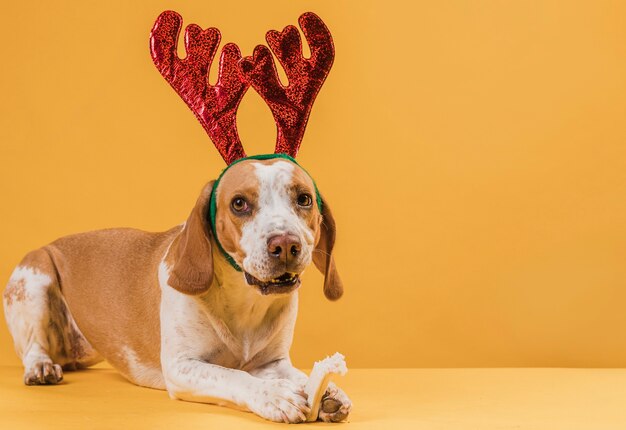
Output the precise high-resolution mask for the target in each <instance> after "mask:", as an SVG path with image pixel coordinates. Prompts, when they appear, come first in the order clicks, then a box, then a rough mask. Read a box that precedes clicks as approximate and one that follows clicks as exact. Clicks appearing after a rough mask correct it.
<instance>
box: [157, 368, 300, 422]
mask: <svg viewBox="0 0 626 430" xmlns="http://www.w3.org/2000/svg"><path fill="white" fill-rule="evenodd" d="M163 361H164V363H163V364H164V366H163V370H164V372H163V373H164V376H165V384H166V386H167V391H168V393H169V394H170V396H171V397H173V398H177V399H181V400H188V401H193V402H202V403H213V404H217V405H222V406H230V407H233V408H236V409H242V410H249V411H251V412H254V413H256V414H257V415H259V416H261V417H263V418H265V419H268V420H271V421H276V422H286V423H299V422H303V421H305V419H306V414H307V413H308V412H309V407H308V405H307V401H306V394H304V391H302V389H301V387H300V386H299V385H297V384H295V383H293V382H292V381H290V380H288V379H262V378H258V377H255V376H252V375H251V374H249V373H247V372H244V371H242V370H236V369H228V368H225V367H221V366H217V365H213V364H210V363H206V362H203V361H200V360H193V359H181V360H178V361H175V362H172V363H167V361H166V360H163Z"/></svg>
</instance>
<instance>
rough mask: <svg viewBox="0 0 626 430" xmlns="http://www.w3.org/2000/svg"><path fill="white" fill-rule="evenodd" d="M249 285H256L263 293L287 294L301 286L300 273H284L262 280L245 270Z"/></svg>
mask: <svg viewBox="0 0 626 430" xmlns="http://www.w3.org/2000/svg"><path fill="white" fill-rule="evenodd" d="M244 274H245V276H246V282H247V283H248V285H255V286H256V287H258V288H259V291H260V292H261V294H263V295H267V294H285V293H289V292H291V291H293V290H295V289H296V288H298V287H299V286H300V275H298V274H297V273H289V272H286V273H283V274H282V275H280V276H279V277H278V278H274V279H270V280H269V281H261V280H260V279H257V278H255V277H254V276H252V275H251V274H249V273H248V272H244Z"/></svg>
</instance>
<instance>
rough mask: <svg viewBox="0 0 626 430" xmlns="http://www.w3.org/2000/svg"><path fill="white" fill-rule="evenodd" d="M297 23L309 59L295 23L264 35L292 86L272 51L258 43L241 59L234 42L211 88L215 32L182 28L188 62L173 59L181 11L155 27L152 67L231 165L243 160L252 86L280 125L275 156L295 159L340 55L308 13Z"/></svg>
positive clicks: (164, 15)
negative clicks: (244, 108)
mask: <svg viewBox="0 0 626 430" xmlns="http://www.w3.org/2000/svg"><path fill="white" fill-rule="evenodd" d="M298 22H299V24H300V28H302V31H303V32H304V35H305V37H306V40H307V42H308V44H309V48H310V51H311V56H310V58H304V56H303V55H302V42H301V40H300V34H299V33H298V29H297V28H296V27H294V26H293V25H290V26H287V27H285V28H284V29H283V31H281V32H278V31H276V30H270V31H268V32H267V34H266V36H265V38H266V40H267V43H268V45H269V46H270V48H271V50H272V52H273V53H274V54H275V55H276V57H277V58H278V61H279V62H280V64H281V65H282V67H283V68H284V70H285V73H286V74H287V78H288V80H289V84H288V85H287V86H283V85H282V84H281V82H280V80H279V79H278V74H277V72H276V65H275V64H274V60H273V58H272V54H271V52H270V49H268V48H267V47H266V46H264V45H259V46H257V47H256V48H255V49H254V54H253V55H252V56H251V57H245V58H242V57H241V53H240V51H239V48H238V47H237V45H235V44H234V43H228V44H226V45H225V46H224V48H223V49H222V54H221V57H220V66H219V76H218V80H217V83H216V84H215V85H210V84H209V81H208V73H209V69H210V67H211V63H212V61H213V58H214V56H215V53H216V52H217V47H218V45H219V42H220V32H219V31H218V30H217V29H216V28H208V29H206V30H202V28H200V27H199V26H197V25H195V24H191V25H189V26H188V27H187V29H186V30H185V49H186V51H187V57H186V58H184V59H180V58H178V55H177V54H176V47H177V45H178V36H179V34H180V30H181V27H182V18H181V16H180V15H179V14H178V13H176V12H173V11H165V12H163V13H162V14H161V15H159V17H158V18H157V20H156V22H155V24H154V27H153V28H152V33H151V35H150V50H151V53H152V59H153V61H154V64H155V65H156V67H157V69H159V72H161V75H163V77H164V78H165V80H166V81H167V82H169V83H170V85H171V86H172V88H174V90H176V92H177V93H178V95H179V96H180V97H181V98H182V99H183V100H184V101H185V103H187V106H189V108H190V109H191V111H192V112H193V113H194V114H195V115H196V117H197V118H198V120H199V121H200V123H201V124H202V126H203V127H204V129H205V130H206V132H207V134H208V135H209V137H210V138H211V140H212V141H213V144H214V145H215V146H216V148H217V150H218V151H219V153H220V155H221V156H222V158H223V159H224V161H225V162H226V164H228V165H231V164H232V163H233V162H234V161H236V160H238V159H241V158H244V157H246V153H245V151H244V149H243V146H242V144H241V140H240V139H239V135H238V133H237V126H236V115H237V108H238V106H239V103H240V102H241V99H242V98H243V96H244V94H245V93H246V91H247V90H248V87H249V86H250V85H252V87H253V88H254V89H255V90H256V91H257V92H258V93H259V94H260V95H261V97H262V98H263V99H264V100H265V102H266V103H267V104H268V106H269V107H270V110H271V111H272V115H273V116H274V120H275V121H276V127H277V138H276V148H275V151H274V153H275V154H281V153H284V154H287V155H289V156H290V157H295V156H296V155H297V153H298V149H299V147H300V142H301V141H302V136H303V135H304V130H305V128H306V123H307V120H308V118H309V114H310V113H311V108H312V107H313V102H314V101H315V97H316V96H317V93H318V92H319V90H320V88H321V87H322V85H323V83H324V80H325V79H326V76H327V75H328V72H329V71H330V68H331V67H332V64H333V59H334V56H335V52H334V47H333V41H332V38H331V35H330V32H329V31H328V29H327V28H326V26H325V25H324V23H323V22H322V20H321V19H320V18H319V17H318V16H317V15H315V14H314V13H311V12H307V13H304V14H303V15H301V16H300V18H299V20H298Z"/></svg>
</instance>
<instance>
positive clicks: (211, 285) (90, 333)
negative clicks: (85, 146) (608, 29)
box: [3, 157, 351, 423]
mask: <svg viewBox="0 0 626 430" xmlns="http://www.w3.org/2000/svg"><path fill="white" fill-rule="evenodd" d="M214 184H215V181H212V182H209V183H208V184H207V185H206V186H205V187H204V188H203V189H202V192H201V193H200V196H199V198H198V199H197V202H196V204H195V206H194V208H193V210H192V211H191V214H190V215H189V217H188V219H187V220H186V222H185V223H184V224H182V225H179V226H176V227H174V228H172V229H170V230H168V231H166V232H162V233H148V232H143V231H140V230H134V229H108V230H100V231H93V232H87V233H82V234H77V235H72V236H67V237H63V238H61V239H58V240H56V241H54V242H52V243H51V244H49V245H46V246H44V247H42V248H40V249H37V250H35V251H32V252H30V253H28V254H27V255H26V256H25V257H24V259H23V260H22V261H21V263H20V264H19V265H18V266H17V268H16V269H15V270H14V272H13V274H12V275H11V278H10V280H9V283H8V285H7V287H6V289H5V291H4V294H3V303H4V310H5V315H6V320H7V323H8V326H9V329H10V332H11V334H12V336H13V339H14V344H15V350H16V352H17V354H18V355H19V357H20V358H21V360H22V363H23V365H24V369H25V371H24V382H25V383H26V384H27V385H41V384H58V383H59V382H61V381H62V380H63V371H65V370H73V369H81V368H86V367H89V366H91V365H93V364H95V363H98V362H100V361H102V360H103V359H106V360H107V361H108V362H109V363H110V364H111V365H112V366H113V367H114V368H116V369H117V370H118V371H119V372H120V373H121V374H122V375H124V376H125V377H126V378H127V379H128V380H130V381H131V382H133V383H135V384H137V385H141V386H145V387H150V388H156V389H162V390H167V392H168V393H169V395H170V397H172V398H176V399H181V400H188V401H193V402H204V403H212V404H218V405H225V406H230V407H233V408H238V409H242V410H247V411H252V412H254V413H256V414H257V415H259V416H261V417H263V418H266V419H268V420H271V421H277V422H288V423H298V422H302V421H304V420H305V415H306V414H307V413H308V411H309V405H308V403H307V399H306V395H305V394H304V392H303V386H304V384H305V383H306V381H307V375H306V374H305V373H303V372H301V371H300V370H298V369H296V368H295V367H293V365H292V364H291V361H290V358H289V349H290V346H291V343H292V338H293V332H294V325H295V321H296V313H297V308H298V293H297V289H298V287H299V286H300V274H301V273H302V272H303V271H304V269H305V268H306V267H307V266H308V265H309V264H310V263H311V262H312V261H313V262H314V264H315V266H317V267H318V268H319V269H320V270H321V271H322V273H324V275H325V281H324V293H325V295H326V297H327V298H329V299H331V300H336V299H338V298H339V297H340V296H341V295H342V293H343V287H342V283H341V281H340V278H339V276H338V273H337V270H336V267H335V263H334V259H333V255H332V250H333V245H334V241H335V232H336V228H335V221H334V219H333V216H332V213H331V211H330V207H329V205H328V202H327V201H326V200H324V199H321V207H319V206H320V205H319V204H318V202H317V201H316V200H317V199H316V194H317V190H316V187H315V184H314V183H313V181H312V179H311V178H310V177H309V175H308V174H307V173H306V172H305V171H304V170H303V169H302V168H301V167H300V166H299V165H298V164H297V163H295V162H294V161H291V160H289V159H287V158H283V157H279V158H270V159H247V160H243V161H241V162H239V163H236V164H235V165H233V166H231V167H230V168H229V169H227V170H226V171H225V173H224V174H223V176H222V177H221V178H220V181H219V187H218V188H217V190H214V189H213V187H214ZM211 196H213V198H214V199H215V206H216V212H215V219H214V229H213V228H212V226H211V219H210V217H211V213H210V208H209V206H210V200H211ZM213 230H214V231H213ZM216 236H217V238H219V242H218V241H217V238H216ZM222 250H223V251H224V252H222ZM228 256H230V258H232V260H233V261H234V263H235V264H231V262H229V261H228V258H227V257H228ZM237 266H239V267H240V268H241V269H242V271H241V272H240V271H238V270H237V269H236V267H237ZM350 410H351V401H350V399H349V398H348V397H347V395H346V394H345V393H344V392H343V391H342V390H341V389H339V388H338V387H336V386H334V385H331V386H330V387H329V389H328V391H327V392H326V394H325V398H324V400H323V406H322V408H321V409H320V413H319V419H321V420H323V421H328V422H337V421H342V420H344V419H346V417H347V416H348V414H349V413H350Z"/></svg>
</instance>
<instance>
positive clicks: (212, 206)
mask: <svg viewBox="0 0 626 430" xmlns="http://www.w3.org/2000/svg"><path fill="white" fill-rule="evenodd" d="M275 158H282V159H285V160H289V161H291V162H292V163H294V164H296V165H297V166H299V167H300V168H301V169H302V170H304V171H305V173H306V174H307V175H309V172H307V171H306V170H305V169H304V168H302V166H300V165H299V164H298V162H297V161H296V160H295V158H293V157H291V156H289V155H287V154H283V153H278V154H259V155H250V156H249V157H243V158H239V159H237V160H235V161H233V162H232V163H230V164H229V165H228V166H226V168H225V169H224V170H222V173H220V175H219V176H218V178H217V180H216V181H215V183H214V184H213V189H212V190H211V197H210V199H209V224H210V225H211V233H213V238H215V243H217V247H218V248H219V250H220V252H221V253H222V255H223V256H224V258H225V259H226V261H228V263H229V264H230V265H231V266H232V267H233V269H235V270H236V271H238V272H242V271H243V270H242V269H241V267H240V266H239V265H238V264H237V262H236V261H235V259H234V258H233V257H232V256H231V255H230V254H229V253H228V252H226V250H225V249H224V248H223V247H222V244H221V242H220V240H219V238H218V237H217V228H216V227H215V216H216V214H217V201H216V198H215V196H216V192H217V187H218V186H219V183H220V181H221V179H222V177H223V176H224V174H225V173H226V172H227V171H228V169H230V168H231V167H233V166H234V165H235V164H237V163H240V162H242V161H245V160H271V159H275ZM309 177H310V178H311V181H313V187H314V188H315V201H316V202H317V207H318V208H319V210H320V212H322V210H323V206H322V196H321V195H320V193H319V191H318V189H317V184H316V183H315V181H314V180H313V178H312V177H311V175H309ZM246 274H247V273H246Z"/></svg>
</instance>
